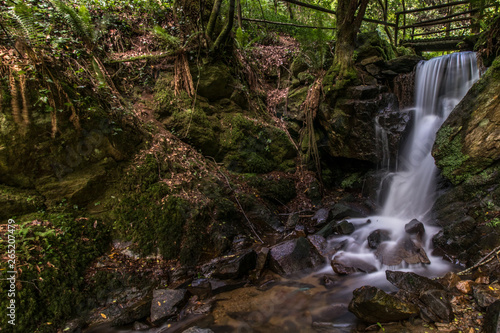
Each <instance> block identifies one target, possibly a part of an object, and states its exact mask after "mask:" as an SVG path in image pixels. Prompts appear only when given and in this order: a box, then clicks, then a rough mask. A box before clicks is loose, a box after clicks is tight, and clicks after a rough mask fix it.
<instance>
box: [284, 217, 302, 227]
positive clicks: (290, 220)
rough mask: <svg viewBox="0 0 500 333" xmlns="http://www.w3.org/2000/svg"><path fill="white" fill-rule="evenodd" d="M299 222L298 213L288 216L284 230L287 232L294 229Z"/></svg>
mask: <svg viewBox="0 0 500 333" xmlns="http://www.w3.org/2000/svg"><path fill="white" fill-rule="evenodd" d="M299 220H300V215H299V213H292V214H291V215H290V216H288V219H287V220H286V224H285V228H286V229H287V230H290V229H294V228H295V226H296V225H297V223H299Z"/></svg>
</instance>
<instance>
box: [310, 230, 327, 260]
mask: <svg viewBox="0 0 500 333" xmlns="http://www.w3.org/2000/svg"><path fill="white" fill-rule="evenodd" d="M307 239H308V240H309V242H311V244H312V246H314V247H315V248H316V250H317V251H318V252H319V253H321V255H322V256H324V257H326V256H327V255H328V243H327V242H326V239H325V237H323V236H319V235H309V236H307Z"/></svg>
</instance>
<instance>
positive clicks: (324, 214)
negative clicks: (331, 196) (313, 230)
mask: <svg viewBox="0 0 500 333" xmlns="http://www.w3.org/2000/svg"><path fill="white" fill-rule="evenodd" d="M311 220H313V221H315V223H314V226H316V227H318V228H321V227H324V226H325V225H326V224H327V223H328V222H330V221H331V215H330V209H328V208H321V209H318V211H317V212H316V213H315V214H314V216H313V217H312V218H311Z"/></svg>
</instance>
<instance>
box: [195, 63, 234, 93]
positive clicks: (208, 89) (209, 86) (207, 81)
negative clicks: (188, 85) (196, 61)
mask: <svg viewBox="0 0 500 333" xmlns="http://www.w3.org/2000/svg"><path fill="white" fill-rule="evenodd" d="M192 72H193V80H194V81H195V82H196V75H198V74H197V71H195V70H193V71H192ZM199 80H200V81H199V83H198V93H199V94H200V95H201V96H203V97H206V98H208V99H209V100H211V101H216V100H219V99H222V98H229V97H231V94H232V93H233V90H234V79H233V76H232V75H231V73H230V70H229V67H227V66H226V65H223V64H216V65H206V66H204V67H202V68H201V71H200V78H199Z"/></svg>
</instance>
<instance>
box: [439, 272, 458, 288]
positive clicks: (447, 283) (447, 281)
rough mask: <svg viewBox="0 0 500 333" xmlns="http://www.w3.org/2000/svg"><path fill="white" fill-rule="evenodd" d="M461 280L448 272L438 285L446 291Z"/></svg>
mask: <svg viewBox="0 0 500 333" xmlns="http://www.w3.org/2000/svg"><path fill="white" fill-rule="evenodd" d="M461 280H462V279H460V276H458V275H457V274H456V273H453V272H448V273H446V274H445V275H444V276H443V277H442V278H441V279H440V281H439V282H440V283H441V285H443V286H444V287H445V288H447V289H453V288H455V286H456V285H457V284H458V283H460V281H461Z"/></svg>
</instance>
